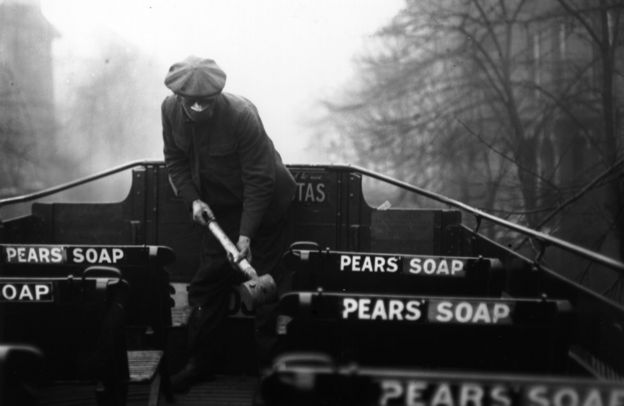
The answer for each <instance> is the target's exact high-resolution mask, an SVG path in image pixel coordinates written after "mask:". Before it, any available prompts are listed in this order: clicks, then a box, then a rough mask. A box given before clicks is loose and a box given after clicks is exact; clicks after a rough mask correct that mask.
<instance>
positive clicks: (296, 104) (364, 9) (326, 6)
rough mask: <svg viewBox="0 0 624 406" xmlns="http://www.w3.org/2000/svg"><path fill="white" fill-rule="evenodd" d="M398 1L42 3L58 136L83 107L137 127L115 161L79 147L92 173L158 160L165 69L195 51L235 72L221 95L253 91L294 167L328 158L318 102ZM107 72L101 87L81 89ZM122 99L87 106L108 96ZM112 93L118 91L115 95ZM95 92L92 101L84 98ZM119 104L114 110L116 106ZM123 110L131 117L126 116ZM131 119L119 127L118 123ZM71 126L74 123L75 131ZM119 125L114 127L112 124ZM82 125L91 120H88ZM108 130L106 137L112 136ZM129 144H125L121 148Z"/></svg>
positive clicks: (344, 76)
mask: <svg viewBox="0 0 624 406" xmlns="http://www.w3.org/2000/svg"><path fill="white" fill-rule="evenodd" d="M401 4H402V1H399V0H383V1H381V0H341V1H333V0H221V1H217V0H208V1H204V0H201V1H194V0H182V1H166V0H151V1H142V0H134V1H127V0H107V1H91V0H87V1H85V0H42V1H41V8H42V12H43V15H44V16H45V17H46V18H47V19H48V20H49V21H50V22H51V23H52V25H53V26H54V28H55V29H56V30H57V31H58V34H59V35H58V37H57V38H56V39H55V40H54V42H53V48H52V49H53V61H54V65H53V67H54V84H55V87H54V91H55V92H54V94H55V100H56V102H57V105H58V106H59V108H60V113H61V116H60V117H61V134H60V136H61V137H64V136H65V137H71V138H72V139H73V138H74V136H75V135H76V134H77V133H80V132H81V131H84V130H85V128H82V129H81V128H80V126H79V125H78V128H75V126H76V125H77V123H78V121H80V120H77V119H76V115H77V114H79V113H78V112H79V111H83V112H85V109H86V112H85V113H86V114H89V115H90V116H91V114H92V118H93V120H96V121H99V120H103V121H106V123H102V124H106V125H110V126H111V128H110V130H111V131H115V130H117V131H119V130H120V128H119V127H125V126H130V127H131V130H130V131H129V133H132V135H131V136H130V137H128V138H127V139H126V140H125V143H124V145H123V148H122V146H121V145H120V146H119V147H120V149H119V151H118V152H119V153H118V154H115V155H114V156H110V155H109V154H101V155H100V154H98V150H99V149H100V147H98V146H94V147H90V146H89V145H82V146H81V148H83V149H89V150H90V153H91V154H92V155H94V156H95V157H96V160H95V161H94V163H93V164H92V165H91V167H92V168H93V169H96V168H105V167H107V166H108V165H110V164H112V163H118V162H120V161H123V160H125V159H132V158H137V157H138V158H140V157H157V158H160V157H162V152H161V140H160V102H161V101H162V99H163V97H164V96H165V95H166V94H167V93H168V89H166V88H165V86H164V85H163V79H164V76H165V73H166V72H167V69H168V67H169V66H170V65H171V64H172V63H173V62H176V61H178V60H181V59H183V58H185V57H186V56H187V55H190V54H195V55H199V56H205V57H211V58H213V59H215V60H216V61H217V63H218V64H219V65H220V66H221V67H222V68H223V69H224V70H225V72H226V73H227V75H228V79H227V83H226V88H225V91H229V92H232V93H237V94H241V95H244V96H246V97H248V98H250V99H251V100H252V101H253V102H254V103H255V104H256V105H257V106H258V108H259V111H260V113H261V116H262V118H263V120H264V124H265V126H266V128H267V131H268V133H269V135H270V136H271V137H272V138H273V140H274V141H275V143H276V145H277V147H278V148H279V150H280V151H281V153H282V155H283V157H284V159H285V160H286V161H288V162H308V161H310V160H313V161H318V160H322V159H323V157H322V156H318V154H316V155H311V154H310V150H309V148H307V147H308V142H309V136H310V131H309V128H308V127H309V122H310V120H311V119H312V118H313V117H314V114H315V110H316V109H318V100H319V99H321V98H325V97H329V96H330V95H331V94H332V93H335V92H336V89H337V88H338V87H339V86H340V85H341V84H344V83H345V82H347V81H348V80H349V78H350V77H351V76H352V75H353V64H352V58H353V56H354V55H355V54H357V53H358V52H360V51H361V49H362V48H363V47H364V46H365V45H366V40H367V38H368V37H369V36H371V35H372V34H374V32H375V31H376V29H378V28H379V27H380V26H381V25H382V24H383V23H385V22H387V21H388V20H389V19H390V18H391V17H392V15H393V14H395V13H396V12H397V11H398V9H399V8H400V5H401ZM103 72H107V73H106V75H108V76H110V77H105V78H100V84H101V87H102V88H101V89H100V91H93V92H92V93H90V94H88V95H80V96H79V95H78V94H77V93H76V91H77V88H78V89H80V87H81V86H82V84H83V83H86V82H89V81H90V80H92V79H94V78H97V77H98V76H100V75H102V74H103ZM111 87H113V88H115V89H116V88H119V89H118V90H114V89H113V90H114V93H115V95H116V96H115V98H116V101H113V102H111V103H113V104H114V103H118V105H119V106H120V107H121V106H124V107H123V108H121V109H120V111H116V110H117V109H116V106H110V109H109V110H108V111H107V109H105V108H103V107H106V105H108V104H109V101H108V100H104V101H103V105H102V106H100V107H102V108H99V107H95V108H93V109H89V108H88V106H85V105H82V106H81V104H84V103H87V104H88V103H95V104H97V103H98V102H100V101H102V100H101V99H102V98H104V99H106V98H107V97H109V96H108V95H106V94H105V93H107V90H108V91H110V90H111ZM109 93H110V92H109ZM87 99H93V100H87ZM110 110H112V111H110ZM122 111H123V112H124V114H123V116H120V115H118V113H121V112H122ZM117 120H119V121H123V122H124V123H118V124H117V125H115V124H114V123H111V121H117ZM67 126H68V127H67ZM115 126H117V128H115ZM83 127H84V126H83ZM107 132H108V131H105V130H104V129H103V131H102V133H100V134H98V137H99V138H100V140H101V141H102V142H103V143H106V142H107V141H106V138H107ZM78 144H80V142H79V143H78ZM126 148H127V149H128V150H127V151H122V150H121V149H126Z"/></svg>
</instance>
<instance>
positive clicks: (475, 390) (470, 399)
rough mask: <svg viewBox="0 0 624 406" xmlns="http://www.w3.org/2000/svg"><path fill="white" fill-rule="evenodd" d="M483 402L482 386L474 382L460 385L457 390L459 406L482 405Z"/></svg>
mask: <svg viewBox="0 0 624 406" xmlns="http://www.w3.org/2000/svg"><path fill="white" fill-rule="evenodd" d="M483 404H484V403H483V388H481V387H480V386H478V385H475V384H465V385H462V386H461V390H460V392H459V405H460V406H470V405H472V406H482V405H483Z"/></svg>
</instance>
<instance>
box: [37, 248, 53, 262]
mask: <svg viewBox="0 0 624 406" xmlns="http://www.w3.org/2000/svg"><path fill="white" fill-rule="evenodd" d="M39 262H46V263H49V262H50V251H49V250H48V249H47V248H43V247H39Z"/></svg>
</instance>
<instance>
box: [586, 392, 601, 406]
mask: <svg viewBox="0 0 624 406" xmlns="http://www.w3.org/2000/svg"><path fill="white" fill-rule="evenodd" d="M583 406H603V404H602V398H601V397H600V392H599V391H598V390H597V389H590V390H589V391H588V393H587V397H586V398H585V401H584V402H583Z"/></svg>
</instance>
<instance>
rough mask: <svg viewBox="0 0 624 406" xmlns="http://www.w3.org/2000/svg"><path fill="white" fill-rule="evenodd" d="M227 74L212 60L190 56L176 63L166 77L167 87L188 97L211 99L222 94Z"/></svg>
mask: <svg viewBox="0 0 624 406" xmlns="http://www.w3.org/2000/svg"><path fill="white" fill-rule="evenodd" d="M225 78H226V75H225V72H223V70H221V68H219V66H218V65H217V64H216V62H215V61H214V60H212V59H203V58H199V57H197V56H189V57H187V58H186V59H184V60H183V61H181V62H177V63H174V64H173V65H171V68H169V72H167V76H165V86H167V87H168V88H169V89H171V91H172V92H173V93H176V94H179V95H181V96H186V97H209V96H214V95H216V94H218V93H221V91H222V90H223V87H224V86H225Z"/></svg>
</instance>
